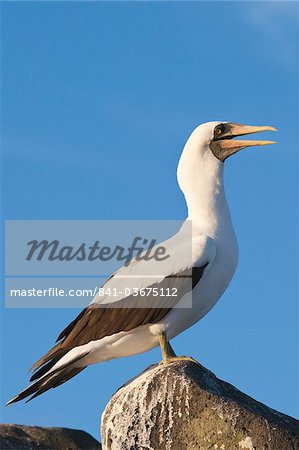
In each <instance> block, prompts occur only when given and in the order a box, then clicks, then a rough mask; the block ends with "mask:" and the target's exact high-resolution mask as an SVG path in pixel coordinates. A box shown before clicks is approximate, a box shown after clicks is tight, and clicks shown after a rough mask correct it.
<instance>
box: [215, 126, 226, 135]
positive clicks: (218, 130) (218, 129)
mask: <svg viewBox="0 0 299 450" xmlns="http://www.w3.org/2000/svg"><path fill="white" fill-rule="evenodd" d="M222 133H224V125H217V127H216V128H215V130H214V136H215V137H217V136H220V135H221V134H222Z"/></svg>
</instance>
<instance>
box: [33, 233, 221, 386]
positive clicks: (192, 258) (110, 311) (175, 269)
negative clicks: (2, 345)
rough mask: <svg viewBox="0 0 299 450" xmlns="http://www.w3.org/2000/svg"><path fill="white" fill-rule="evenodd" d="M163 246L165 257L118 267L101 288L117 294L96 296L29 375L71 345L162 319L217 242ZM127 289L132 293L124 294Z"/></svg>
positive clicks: (194, 281)
mask: <svg viewBox="0 0 299 450" xmlns="http://www.w3.org/2000/svg"><path fill="white" fill-rule="evenodd" d="M163 245H164V246H165V248H166V255H169V258H167V259H165V260H164V261H159V262H157V261H156V260H153V259H152V260H149V261H146V260H139V261H137V260H132V262H131V264H130V265H129V266H128V267H122V268H121V269H120V270H118V271H117V272H116V273H115V274H113V275H112V276H111V277H110V278H109V279H108V280H107V282H106V283H105V284H104V286H103V288H104V290H105V291H106V292H108V289H110V292H112V293H116V292H121V294H119V295H117V296H113V295H111V296H109V295H105V296H99V295H97V296H96V297H95V298H94V299H93V301H92V302H91V303H90V304H89V306H88V307H87V308H85V309H84V310H82V311H81V313H80V314H79V315H78V316H77V317H76V318H75V319H74V320H73V321H72V322H71V323H70V324H69V325H68V326H67V327H66V328H65V329H64V330H63V331H62V332H61V333H60V335H59V336H58V338H57V341H60V342H58V344H57V345H56V346H55V347H53V348H52V349H51V350H50V351H49V352H48V353H47V354H46V355H44V356H43V357H42V358H41V359H39V360H38V361H37V362H36V363H35V364H34V365H33V366H32V369H34V370H35V371H36V370H37V369H39V370H38V371H37V372H36V373H35V374H34V375H33V376H32V380H34V379H37V378H39V377H40V376H42V375H43V374H45V373H46V372H47V371H48V370H49V369H51V367H53V366H54V364H56V362H57V361H58V360H59V359H60V358H61V357H62V356H64V355H65V354H66V353H67V352H68V351H70V350H71V349H73V348H74V347H77V346H80V345H84V344H87V343H88V342H90V341H95V340H99V339H102V338H103V337H105V336H110V335H113V334H115V333H119V332H121V331H129V330H132V329H133V328H136V327H139V326H142V325H145V324H148V323H158V322H159V321H161V320H162V319H163V318H164V317H165V316H166V314H167V313H168V312H169V311H170V310H171V309H172V308H173V307H174V306H175V304H177V303H178V302H179V301H180V300H181V299H182V297H183V296H184V295H185V294H186V293H187V292H190V291H191V289H192V288H193V287H194V286H195V285H196V284H197V283H199V281H200V279H201V278H202V276H203V274H204V272H205V271H206V270H207V269H208V268H209V265H210V264H211V262H212V261H213V259H214V256H215V243H214V241H213V240H212V239H211V238H209V237H207V236H199V237H197V238H195V239H193V240H192V249H191V243H190V241H189V242H187V241H186V240H183V241H181V242H180V241H179V242H178V241H176V240H174V239H170V240H169V241H165V242H164V243H163ZM191 277H192V278H191ZM148 288H151V294H149V295H146V296H145V295H142V290H145V289H147V290H148ZM154 288H155V289H154ZM157 289H158V292H159V293H160V292H161V289H162V292H164V293H165V292H173V291H172V290H173V289H175V290H176V293H177V295H176V296H169V297H163V302H161V297H160V295H158V296H156V292H157ZM167 289H170V291H167ZM133 290H134V295H133ZM128 292H129V293H131V295H126V293H128Z"/></svg>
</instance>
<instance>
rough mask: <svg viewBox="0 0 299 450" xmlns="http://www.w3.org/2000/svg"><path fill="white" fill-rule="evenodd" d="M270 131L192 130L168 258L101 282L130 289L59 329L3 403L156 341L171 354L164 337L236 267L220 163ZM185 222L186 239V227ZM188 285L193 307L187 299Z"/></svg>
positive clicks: (214, 125) (98, 301)
mask: <svg viewBox="0 0 299 450" xmlns="http://www.w3.org/2000/svg"><path fill="white" fill-rule="evenodd" d="M269 130H271V131H276V130H275V128H273V127H270V126H247V125H240V124H236V123H228V122H208V123H205V124H202V125H200V126H198V127H197V128H196V129H195V130H194V131H193V133H192V134H191V135H190V137H189V139H188V140H187V142H186V144H185V147H184V150H183V152H182V155H181V158H180V161H179V165H178V171H177V178H178V183H179V186H180V188H181V190H182V192H183V193H184V196H185V199H186V202H187V206H188V217H187V219H186V222H184V224H183V226H182V227H181V229H180V230H179V232H178V233H177V234H176V235H174V236H173V237H171V238H170V239H168V240H167V241H165V242H163V243H161V244H159V246H163V247H164V248H165V249H166V254H167V255H169V257H168V258H166V259H165V260H164V261H162V262H161V261H159V262H157V261H155V260H153V259H151V260H149V261H145V260H140V261H136V260H133V261H132V262H131V264H130V265H129V266H128V267H125V266H124V267H122V268H121V269H120V270H118V271H117V272H116V273H114V274H113V275H112V276H111V277H110V278H109V279H108V280H107V281H106V283H105V284H104V288H105V289H108V288H111V289H115V290H117V292H124V291H126V292H130V289H131V288H132V289H133V288H134V289H135V291H134V292H135V295H134V296H133V295H129V296H127V297H125V295H124V294H122V295H119V296H118V297H117V298H115V297H108V296H106V297H105V296H104V297H100V296H99V295H97V296H96V297H95V298H94V299H93V300H92V302H91V303H90V304H89V305H88V306H87V307H86V308H85V309H84V310H83V311H82V312H81V313H80V314H79V315H78V317H76V318H75V319H74V320H73V321H72V322H71V323H70V324H69V325H68V326H67V327H66V328H65V329H64V330H63V331H62V332H61V334H60V335H59V336H58V339H57V341H58V343H57V344H56V345H55V346H54V347H53V348H52V349H51V350H50V351H49V352H48V353H47V354H46V355H45V356H43V357H42V358H41V359H40V360H39V361H37V362H36V363H35V364H34V366H33V369H34V372H35V373H34V375H33V376H32V377H31V380H30V381H34V383H32V384H31V385H29V387H27V388H26V389H25V390H23V391H22V392H20V393H19V394H18V395H16V396H15V397H14V398H12V399H11V400H10V401H9V402H8V403H7V404H10V403H13V402H17V401H19V400H22V399H24V398H26V397H28V396H31V397H30V399H29V400H31V399H32V398H34V397H37V396H38V395H40V394H42V393H43V392H45V391H47V390H48V389H50V388H54V387H56V386H58V385H60V384H62V383H64V382H65V381H67V380H68V379H70V378H72V377H73V376H75V375H77V374H78V373H79V372H81V371H82V370H83V369H85V368H86V367H87V366H89V365H90V364H94V363H98V362H102V361H108V360H111V359H113V358H120V357H123V356H129V355H134V354H137V353H142V352H145V351H147V350H150V349H152V348H154V347H156V346H158V345H160V346H161V350H162V357H163V359H162V361H163V362H168V361H169V360H172V359H173V358H178V357H176V356H175V354H174V352H173V349H172V347H171V346H170V344H169V340H170V339H172V338H173V337H175V336H176V335H178V334H179V333H181V332H182V331H184V330H185V329H187V328H188V327H190V326H191V325H193V324H194V323H195V322H197V321H198V320H200V319H201V318H202V317H203V316H205V314H207V313H208V311H209V310H210V309H211V308H212V307H213V306H214V305H215V303H216V302H217V301H218V300H219V298H220V297H221V295H222V294H223V292H224V291H225V289H226V288H227V286H228V284H229V283H230V281H231V279H232V276H233V274H234V272H235V270H236V267H237V262H238V246H237V240H236V236H235V232H234V228H233V225H232V222H231V217H230V212H229V207H228V204H227V201H226V197H225V191H224V183H223V169H224V161H225V160H226V159H227V158H228V157H229V156H231V155H233V154H234V153H236V152H238V151H239V150H241V149H242V148H245V147H249V146H255V145H266V144H272V143H274V142H273V141H250V140H233V138H234V137H237V136H242V135H246V134H251V133H255V132H260V131H269ZM190 221H192V237H190V233H189V232H188V228H189V227H188V224H189V223H190ZM191 250H192V251H191ZM190 273H191V278H190ZM188 275H189V276H188ZM136 287H137V288H138V289H137V290H136ZM148 287H151V288H152V289H153V288H155V289H156V290H152V291H151V292H152V295H151V296H147V297H146V299H145V298H144V297H142V295H141V294H142V290H143V289H144V288H148ZM124 288H129V289H124ZM167 288H169V289H175V290H176V292H177V296H176V297H174V298H171V299H170V300H169V299H167V298H166V300H165V298H162V297H161V296H160V295H158V296H157V295H156V293H157V292H158V293H160V292H162V290H161V289H167ZM157 289H158V290H157ZM191 291H192V307H190V304H188V302H187V300H188V298H190V293H191ZM136 292H137V295H136ZM154 293H155V294H154ZM144 302H146V303H144ZM103 306H104V307H103ZM134 306H136V307H134ZM27 401H28V400H27Z"/></svg>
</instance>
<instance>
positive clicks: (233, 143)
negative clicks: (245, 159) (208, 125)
mask: <svg viewBox="0 0 299 450" xmlns="http://www.w3.org/2000/svg"><path fill="white" fill-rule="evenodd" d="M228 125H229V131H228V132H227V133H225V134H223V135H222V136H221V138H220V139H219V141H217V143H218V145H219V146H220V148H221V149H222V150H224V151H227V152H228V153H229V154H233V153H236V152H237V151H239V150H241V149H242V148H246V147H253V146H255V145H269V144H276V142H275V141H257V140H233V139H232V138H234V137H237V136H245V135H247V134H252V133H259V132H261V131H277V129H276V128H274V127H270V126H250V125H241V124H239V123H230V124H228Z"/></svg>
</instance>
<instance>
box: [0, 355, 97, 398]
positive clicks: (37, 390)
mask: <svg viewBox="0 0 299 450" xmlns="http://www.w3.org/2000/svg"><path fill="white" fill-rule="evenodd" d="M87 354H88V352H87V353H84V354H81V355H80V356H79V357H77V358H74V359H72V360H71V361H69V362H67V363H66V364H63V365H60V366H59V367H57V368H56V369H55V367H53V368H52V369H50V370H49V371H48V372H46V373H45V374H44V375H42V376H41V377H40V378H38V379H37V380H36V381H35V382H34V383H32V384H31V385H29V386H28V387H27V388H26V389H24V390H23V391H21V392H20V393H19V394H17V395H16V396H15V397H13V398H12V399H11V400H9V401H8V402H7V403H6V406H8V405H11V404H12V403H15V402H18V401H20V400H23V399H24V398H26V397H29V396H31V397H30V398H29V399H28V400H27V401H26V403H27V402H29V401H30V400H32V399H34V398H35V397H38V396H39V395H41V394H43V393H44V392H46V391H48V390H49V389H51V388H55V387H57V386H59V385H60V384H62V383H65V382H66V381H68V380H69V379H70V378H73V377H74V376H75V375H77V374H78V373H79V372H81V371H82V370H83V369H85V367H87V366H84V365H83V366H82V365H80V366H78V364H76V363H78V361H79V360H80V359H82V358H83V357H84V356H86V355H87ZM32 378H33V379H35V376H33V377H32Z"/></svg>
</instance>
